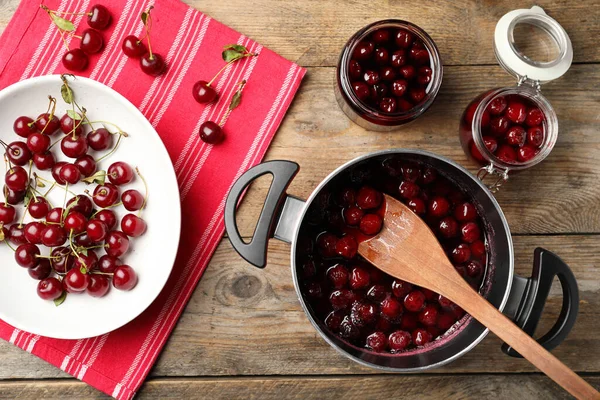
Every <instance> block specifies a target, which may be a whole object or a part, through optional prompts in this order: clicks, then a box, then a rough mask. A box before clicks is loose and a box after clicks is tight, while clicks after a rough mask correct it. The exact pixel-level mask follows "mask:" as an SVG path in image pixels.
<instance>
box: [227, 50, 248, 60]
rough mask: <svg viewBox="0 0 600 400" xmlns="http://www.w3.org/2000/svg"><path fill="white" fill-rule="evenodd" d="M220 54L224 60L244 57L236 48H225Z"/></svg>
mask: <svg viewBox="0 0 600 400" xmlns="http://www.w3.org/2000/svg"><path fill="white" fill-rule="evenodd" d="M222 56H223V60H224V61H225V62H231V61H236V60H239V59H240V58H242V57H244V55H243V54H242V53H240V52H239V51H237V50H225V51H223V54H222Z"/></svg>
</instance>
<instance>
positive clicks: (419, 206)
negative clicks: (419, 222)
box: [406, 199, 425, 215]
mask: <svg viewBox="0 0 600 400" xmlns="http://www.w3.org/2000/svg"><path fill="white" fill-rule="evenodd" d="M406 205H407V206H408V208H410V209H411V211H412V212H414V213H415V214H417V215H423V214H425V202H423V200H421V199H410V200H409V201H408V203H406Z"/></svg>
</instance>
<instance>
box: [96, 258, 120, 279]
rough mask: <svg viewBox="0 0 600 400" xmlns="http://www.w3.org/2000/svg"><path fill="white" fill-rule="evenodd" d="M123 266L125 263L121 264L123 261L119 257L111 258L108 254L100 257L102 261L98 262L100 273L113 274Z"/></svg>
mask: <svg viewBox="0 0 600 400" xmlns="http://www.w3.org/2000/svg"><path fill="white" fill-rule="evenodd" d="M122 264H123V263H122V262H121V260H120V259H118V258H117V257H111V256H109V255H108V254H105V255H103V256H102V257H100V260H98V263H97V264H96V265H97V267H98V270H100V272H104V273H107V274H112V273H113V272H115V269H116V268H117V267H118V266H120V265H122Z"/></svg>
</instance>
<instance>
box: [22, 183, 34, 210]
mask: <svg viewBox="0 0 600 400" xmlns="http://www.w3.org/2000/svg"><path fill="white" fill-rule="evenodd" d="M32 198H33V191H32V190H31V187H29V188H27V191H26V192H25V199H24V204H25V205H26V206H28V205H29V202H30V201H31V199H32Z"/></svg>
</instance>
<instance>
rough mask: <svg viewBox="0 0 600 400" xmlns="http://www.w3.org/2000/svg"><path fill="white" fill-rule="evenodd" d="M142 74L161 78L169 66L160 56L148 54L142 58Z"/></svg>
mask: <svg viewBox="0 0 600 400" xmlns="http://www.w3.org/2000/svg"><path fill="white" fill-rule="evenodd" d="M140 67H141V68H142V72H143V73H145V74H146V75H150V76H160V75H162V74H163V73H164V72H165V71H166V70H167V64H166V63H165V61H164V59H163V58H162V56H161V55H160V54H157V53H152V54H150V53H146V54H144V55H143V56H142V57H141V58H140Z"/></svg>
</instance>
